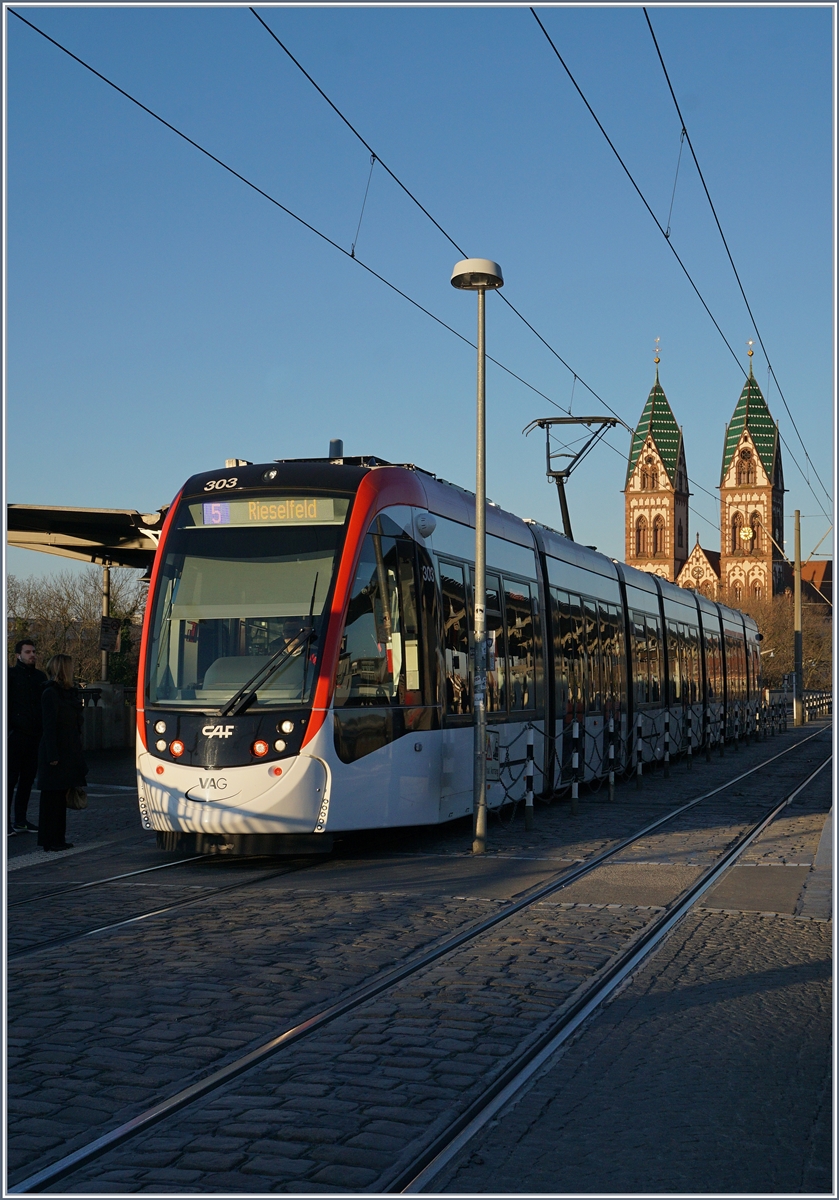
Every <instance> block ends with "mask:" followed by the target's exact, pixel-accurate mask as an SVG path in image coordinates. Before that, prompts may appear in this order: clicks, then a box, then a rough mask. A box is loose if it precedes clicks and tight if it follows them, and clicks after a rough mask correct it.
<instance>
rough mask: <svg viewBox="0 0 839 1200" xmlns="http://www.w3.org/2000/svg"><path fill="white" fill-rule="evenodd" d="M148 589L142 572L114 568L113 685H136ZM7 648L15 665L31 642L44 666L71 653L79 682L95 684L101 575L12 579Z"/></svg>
mask: <svg viewBox="0 0 839 1200" xmlns="http://www.w3.org/2000/svg"><path fill="white" fill-rule="evenodd" d="M147 591H148V589H147V588H146V586H145V585H144V584H142V583H141V582H140V573H139V572H138V571H135V570H131V569H129V568H123V567H114V568H112V569H111V616H113V617H118V618H120V619H121V620H122V645H121V647H120V651H119V653H118V654H112V655H111V656H110V661H109V675H110V679H111V682H112V683H121V684H125V685H127V686H129V687H130V686H133V685H134V684H135V683H136V682H137V663H138V660H139V653H140V625H141V622H142V615H143V610H144V608H145V603H146V597H147ZM6 596H7V606H8V620H7V649H8V659H9V662H10V663H11V662H13V661H14V644H15V642H17V641H19V640H20V639H21V638H24V637H31V638H32V639H33V641H34V642H35V643H36V645H37V648H38V663H39V665H40V666H41V667H43V666H44V665H45V664H46V662H47V661H48V660H49V658H50V657H51V656H52V655H53V654H69V655H71V656H72V658H73V660H74V662H75V671H76V679H77V680H79V681H80V682H84V683H95V682H96V681H97V680H98V679H99V676H100V667H101V661H102V659H101V652H100V650H99V621H100V618H101V616H102V571H101V568H99V567H94V566H90V567H88V568H87V570H85V571H84V572H82V573H81V574H76V573H75V572H71V571H60V572H58V573H57V574H55V575H49V576H46V577H43V578H35V577H33V576H29V577H28V578H19V577H18V576H16V575H10V576H9V577H8V581H7V586H6Z"/></svg>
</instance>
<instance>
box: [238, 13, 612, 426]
mask: <svg viewBox="0 0 839 1200" xmlns="http://www.w3.org/2000/svg"><path fill="white" fill-rule="evenodd" d="M250 11H251V12H252V13H253V15H254V16H255V17H256V19H257V21H259V23H260V25H261V26H262V27H263V29H265V30H266V31H267V32H268V33H269V34H270V35H271V37H272V38H273V39H274V41H275V42H276V43H277V45H278V46H279V47H280V49H281V50H282V51H283V53H285V54H286V55H287V56H288V57H289V58H290V59H291V61H292V62H293V63H294V65H295V66H296V67H297V69H298V71H300V73H301V74H302V75H304V76H305V78H306V79H308V81H309V83H310V84H311V85H312V87H313V88H314V89H315V91H316V92H317V93H318V94H319V95H320V96H322V97H323V99H324V100H325V101H326V103H327V104H328V105H329V107H330V108H331V109H332V111H333V112H334V113H335V114H336V116H338V117H339V118H340V119H341V120H342V121H343V123H344V124H345V125H346V127H347V129H349V130H350V132H351V133H352V134H354V136H355V137H357V138H358V140H359V142H361V144H362V146H364V148H365V149H366V150H367V151H368V152H369V153H370V154H371V155H374V156H375V158H376V161H377V162H378V163H379V165H380V166H381V167H382V168H383V169H384V170H385V171H386V172H387V173H388V175H389V176H390V177H391V179H392V180H393V181H394V183H395V184H396V185H397V186H398V187H400V188H401V189H402V191H403V192H404V193H405V195H406V196H407V197H408V198H409V199H410V200H412V201H413V203H414V204H416V206H417V208H418V209H419V210H420V212H422V213H423V214H424V215H425V216H426V217H428V219H429V221H430V222H431V224H432V225H433V226H434V227H435V228H436V229H438V230H439V231H440V233H442V235H443V237H444V238H445V239H446V241H448V242H449V243H450V244H451V245H452V246H454V248H455V250H457V252H458V254H462V255H463V257H464V258H467V257H468V255H467V253H466V251H465V250H464V249H463V247H462V246H461V245H460V244H459V243H458V242H457V241H456V240H455V239H454V238H453V237H452V235H451V234H450V233H449V232H448V230H446V229H444V228H443V226H442V225H441V224H440V222H439V221H438V220H437V219H436V218H435V217H433V216H432V215H431V213H430V212H429V211H428V209H427V208H426V207H425V205H424V204H423V203H422V202H421V201H420V200H419V199H418V198H417V197H416V196H415V195H414V193H413V192H412V191H411V189H410V188H409V187H407V185H406V184H404V183H403V182H402V180H401V179H400V178H399V176H398V175H397V174H396V172H395V171H392V170H391V168H390V167H389V166H388V165H387V163H386V162H384V161H383V159H382V158H381V157H380V156H379V155H378V154H376V152H375V151H374V150H373V148H372V146H371V145H370V143H369V142H368V141H367V139H366V138H365V137H364V136H363V135H362V134H361V133H360V132H359V131H358V130H357V129H356V127H355V126H354V125H353V123H352V122H351V121H350V120H349V118H348V117H347V116H345V114H344V113H343V112H342V111H341V109H340V108H339V107H338V105H337V104H336V103H335V101H334V100H332V99H331V98H330V97H329V96H328V95H327V94H326V92H325V91H324V90H323V88H322V87H321V86H320V84H319V83H318V82H317V80H315V79H314V78H313V77H312V75H310V74H309V72H308V71H307V70H306V68H305V67H304V66H303V64H302V63H301V62H300V61H299V60H298V59H297V58H296V57H295V56H294V54H292V52H291V50H289V48H288V46H286V44H285V42H283V41H282V39H281V38H279V37H278V36H277V34H276V33H275V32H274V30H273V29H272V28H271V26H270V25H268V24H267V23H266V22H265V21H264V20H263V19H262V17H261V16H260V15H259V13H258V12H257V11H256V9H255V8H253V7H251V8H250ZM496 294H497V295H498V297H499V299H501V300H502V301H503V303H504V304H506V305H507V307H508V308H509V309H510V310H511V312H513V313H514V314H515V315H516V316H517V317H518V318H519V320H520V321H522V322H523V323H524V324H525V325H526V326H527V328H528V329H529V330H530V332H531V333H533V334H534V335H535V336H536V337H537V338H538V339H539V341H540V342H541V343H542V345H543V346H545V348H546V349H547V350H549V351H550V353H551V354H552V355H553V356H554V358H556V359H557V360H558V361H559V362H561V363H562V365H563V366H564V367H565V369H566V370H567V371H568V372H569V373H570V374H571V375H573V376H574V379H575V380H577V379H579V381H580V383H581V384H582V385H583V387H584V388H586V389H587V391H589V392H590V393H591V395H592V396H593V397H594V398H595V400H597V401H598V402H599V403H600V404H602V405H603V407H604V408H606V409H608V410H609V412H610V413H611V414H612V416H613V417H617V419H618V420H619V421H620V423H621V425H623V426H624V428H625V429H626V430H627V431H628V432H629V433H632V432H633V430H632V429H631V427H630V426H629V425H627V424H626V422H625V421H624V419H623V417H621V416H620V414H619V413H617V412H615V410H614V409H613V408H612V407H611V405H609V404H607V403H606V401H605V400H604V399H603V397H602V396H599V395H598V394H597V392H596V391H595V390H594V388H593V387H591V386H590V385H589V384H588V383H586V381H585V380H584V379H583V378H582V376H581V375H579V374H578V373H577V372H576V371H575V370H574V369H573V367H571V366H570V365H569V364H568V363H567V362H566V361H565V359H564V358H563V357H562V355H561V354H560V353H559V352H558V351H557V350H555V349H554V347H553V346H552V345H551V344H550V342H548V341H547V340H546V339H545V338H544V337H543V336H542V334H541V333H539V331H538V329H536V328H534V326H533V325H531V323H530V322H529V321H528V320H527V318H526V317H525V316H524V315H523V314H522V313H520V312H519V310H518V309H517V308H516V307H515V305H514V304H513V303H512V302H511V301H510V300H509V299H508V297H507V296H506V295H505V294H504V293H503V292H497V293H496ZM551 403H555V401H551ZM556 407H557V408H559V409H561V411H562V412H569V411H570V410H569V409H567V408H564V407H563V406H562V405H561V404H557V405H556Z"/></svg>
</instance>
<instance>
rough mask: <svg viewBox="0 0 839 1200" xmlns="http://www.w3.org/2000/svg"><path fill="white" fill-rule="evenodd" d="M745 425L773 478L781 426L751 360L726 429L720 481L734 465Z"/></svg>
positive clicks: (767, 470)
mask: <svg viewBox="0 0 839 1200" xmlns="http://www.w3.org/2000/svg"><path fill="white" fill-rule="evenodd" d="M744 429H748V431H749V435H750V437H751V439H752V442H753V443H754V448H755V450H756V451H757V454H758V458H759V459H760V461H761V462H762V463H763V467H764V470H765V471H766V474H767V475H768V476H769V478H770V480H771V479H772V470H773V467H774V465H775V451H776V448H777V444H778V426H777V425H776V424H775V422H774V421H773V420H772V414H771V412H770V411H769V406H768V405H767V403H766V401H765V400H764V398H763V393H762V392H761V390H760V388H759V387H758V383H757V380H756V379H755V377H754V373H753V372H752V368H751V363H750V364H749V378H748V379H747V380H746V382H745V384H744V385H743V390H742V392H741V393H740V399H739V400H738V401H737V407H736V408H735V409H734V415H733V416H732V418H731V420H730V421H729V424H728V428H727V429H726V431H725V446H724V449H723V454H722V471H721V472H720V484H722V481H723V480H724V479H725V476H726V472H727V471H728V469H729V467H730V466H731V461H732V459H733V458H734V451H735V450H736V449H737V446H738V444H739V442H740V438H741V437H742V435H743V430H744Z"/></svg>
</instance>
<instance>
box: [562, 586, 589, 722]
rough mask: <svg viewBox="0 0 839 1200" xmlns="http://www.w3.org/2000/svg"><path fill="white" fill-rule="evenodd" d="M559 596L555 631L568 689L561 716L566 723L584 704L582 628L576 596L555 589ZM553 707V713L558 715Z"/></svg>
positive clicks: (575, 715)
mask: <svg viewBox="0 0 839 1200" xmlns="http://www.w3.org/2000/svg"><path fill="white" fill-rule="evenodd" d="M557 597H558V599H559V634H560V642H561V649H562V658H563V660H564V664H565V674H566V678H567V686H568V692H567V697H566V702H565V709H564V719H565V721H566V723H569V722H571V721H573V720H575V719H578V718H579V717H581V716H582V714H583V711H584V704H585V665H586V663H585V654H586V649H585V646H586V643H585V632H584V629H583V614H582V610H581V608H580V599H579V597H578V596H572V595H569V594H567V593H565V592H557ZM560 711H561V710H560V709H557V716H559V715H560Z"/></svg>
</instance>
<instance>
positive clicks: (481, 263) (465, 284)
mask: <svg viewBox="0 0 839 1200" xmlns="http://www.w3.org/2000/svg"><path fill="white" fill-rule="evenodd" d="M503 286H504V276H503V275H502V274H501V268H500V267H499V265H498V263H497V262H493V261H492V260H491V259H489V258H464V259H463V261H462V262H459V263H456V264H455V268H454V270H453V271H452V287H456V288H461V289H462V290H464V291H473V292H474V291H477V290H478V289H479V288H500V287H503Z"/></svg>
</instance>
